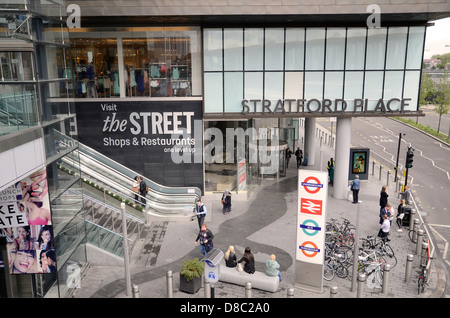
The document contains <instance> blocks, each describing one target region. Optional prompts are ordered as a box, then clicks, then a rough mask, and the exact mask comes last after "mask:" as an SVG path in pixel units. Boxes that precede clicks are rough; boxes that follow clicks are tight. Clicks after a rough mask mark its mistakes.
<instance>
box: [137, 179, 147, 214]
mask: <svg viewBox="0 0 450 318" xmlns="http://www.w3.org/2000/svg"><path fill="white" fill-rule="evenodd" d="M139 179H140V183H139V194H140V195H141V196H142V198H141V202H142V206H143V207H145V205H146V204H147V200H146V199H145V196H146V195H147V184H146V183H145V181H144V178H142V177H139Z"/></svg>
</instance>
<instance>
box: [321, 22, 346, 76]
mask: <svg viewBox="0 0 450 318" xmlns="http://www.w3.org/2000/svg"><path fill="white" fill-rule="evenodd" d="M344 56H345V29H343V28H328V29H327V57H326V59H327V60H326V65H325V69H327V70H343V69H344Z"/></svg>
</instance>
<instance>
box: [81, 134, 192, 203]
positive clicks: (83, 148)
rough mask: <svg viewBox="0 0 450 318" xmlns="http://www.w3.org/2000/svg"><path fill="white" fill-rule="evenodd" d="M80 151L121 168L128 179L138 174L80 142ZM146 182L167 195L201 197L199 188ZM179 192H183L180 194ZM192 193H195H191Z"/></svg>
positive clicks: (111, 165)
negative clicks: (193, 195)
mask: <svg viewBox="0 0 450 318" xmlns="http://www.w3.org/2000/svg"><path fill="white" fill-rule="evenodd" d="M78 149H79V151H81V152H83V154H85V155H87V156H89V157H91V158H94V159H96V160H97V161H100V162H102V163H104V164H106V165H107V166H110V167H112V168H115V170H118V169H116V167H119V168H120V169H121V170H122V171H125V172H126V173H123V174H125V175H126V176H127V177H129V178H131V179H133V177H134V176H135V175H136V172H134V171H132V170H131V169H129V168H128V167H125V166H124V165H122V164H120V163H118V162H115V161H113V160H111V159H110V158H108V157H107V156H105V155H103V154H101V153H99V152H98V151H96V150H94V149H92V148H90V147H88V146H86V145H84V144H82V143H80V142H79V147H78ZM118 171H120V170H118ZM144 181H145V183H146V184H147V185H148V186H149V188H152V189H153V190H155V191H158V192H161V193H163V194H165V195H166V194H195V195H196V196H197V197H198V198H200V197H201V190H200V188H198V187H168V186H164V185H161V184H159V183H157V182H155V181H152V180H150V179H148V178H146V177H144ZM156 187H157V188H159V189H161V191H160V190H158V189H155V188H156ZM163 190H165V191H163ZM172 191H176V192H172ZM178 191H182V192H178ZM190 191H194V193H189V192H190Z"/></svg>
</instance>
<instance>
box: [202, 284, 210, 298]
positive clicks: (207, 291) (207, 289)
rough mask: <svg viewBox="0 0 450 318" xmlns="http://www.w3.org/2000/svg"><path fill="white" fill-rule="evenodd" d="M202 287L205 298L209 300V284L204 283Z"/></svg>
mask: <svg viewBox="0 0 450 318" xmlns="http://www.w3.org/2000/svg"><path fill="white" fill-rule="evenodd" d="M203 286H204V289H205V298H211V285H210V284H209V282H207V281H205V282H204V284H203Z"/></svg>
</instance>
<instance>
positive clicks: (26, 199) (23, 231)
mask: <svg viewBox="0 0 450 318" xmlns="http://www.w3.org/2000/svg"><path fill="white" fill-rule="evenodd" d="M0 236H4V237H6V242H7V255H8V264H9V270H10V274H38V273H55V272H56V255H55V245H54V236H53V226H52V221H51V213H50V200H49V197H48V186H47V175H46V170H45V169H41V170H38V171H36V172H34V173H32V174H31V175H29V176H28V177H27V178H25V179H23V180H21V181H19V182H17V183H15V184H13V185H12V186H10V187H8V188H6V189H4V190H3V191H1V192H0Z"/></svg>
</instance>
